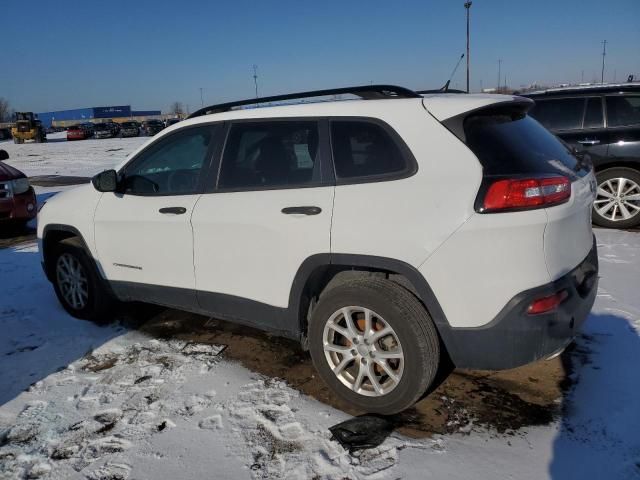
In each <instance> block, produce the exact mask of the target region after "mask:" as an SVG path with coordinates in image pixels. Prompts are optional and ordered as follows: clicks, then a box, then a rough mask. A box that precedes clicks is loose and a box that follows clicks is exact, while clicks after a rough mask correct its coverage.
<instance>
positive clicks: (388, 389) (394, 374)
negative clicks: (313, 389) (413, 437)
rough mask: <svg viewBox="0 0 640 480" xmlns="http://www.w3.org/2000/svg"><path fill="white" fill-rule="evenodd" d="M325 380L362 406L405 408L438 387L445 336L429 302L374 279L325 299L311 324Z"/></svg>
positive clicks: (378, 410)
mask: <svg viewBox="0 0 640 480" xmlns="http://www.w3.org/2000/svg"><path fill="white" fill-rule="evenodd" d="M309 347H310V351H311V357H312V359H313V363H314V365H315V367H316V369H317V370H318V373H319V375H320V377H322V379H323V380H324V381H325V383H326V384H327V385H328V386H329V387H330V388H331V389H332V390H333V391H334V392H335V393H336V394H337V395H338V396H340V397H341V398H342V399H343V400H345V401H347V402H348V403H350V404H352V405H353V406H355V407H356V408H358V409H359V410H362V411H365V412H370V413H379V414H385V415H389V414H393V413H398V412H400V411H402V410H405V409H406V408H409V407H410V406H412V405H413V404H414V403H415V402H416V401H418V399H419V398H420V397H421V396H422V395H423V394H424V393H425V392H426V390H427V388H428V387H429V386H430V385H431V384H432V382H433V381H434V379H435V376H436V373H437V371H438V365H439V362H440V347H439V341H438V334H437V332H436V329H435V326H434V325H433V322H432V320H431V318H430V317H429V314H428V313H427V311H426V310H425V308H424V307H423V306H422V304H421V303H420V302H419V301H418V300H417V299H416V298H415V297H414V296H413V295H412V294H411V293H410V292H409V291H408V290H406V289H404V288H403V287H401V286H400V285H398V284H397V283H394V282H392V281H389V280H383V279H377V278H368V279H363V280H356V281H353V282H350V283H348V284H346V285H342V286H339V287H335V288H332V289H331V290H329V291H328V292H326V293H325V294H323V296H321V297H320V301H319V303H318V306H317V308H316V309H315V311H314V312H313V315H312V319H311V324H310V327H309Z"/></svg>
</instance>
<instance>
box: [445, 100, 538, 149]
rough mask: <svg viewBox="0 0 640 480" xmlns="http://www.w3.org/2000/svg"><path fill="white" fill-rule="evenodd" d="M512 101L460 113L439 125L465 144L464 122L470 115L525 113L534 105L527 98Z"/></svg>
mask: <svg viewBox="0 0 640 480" xmlns="http://www.w3.org/2000/svg"><path fill="white" fill-rule="evenodd" d="M513 98H514V100H510V101H506V102H496V103H491V104H489V105H484V106H482V107H478V108H474V109H471V110H467V111H466V112H464V113H460V114H458V115H455V116H453V117H449V118H447V119H446V120H442V121H441V122H440V123H441V124H442V125H444V127H445V128H446V129H447V130H449V131H450V132H451V133H453V134H454V135H455V136H456V137H458V138H459V139H460V140H461V141H462V142H465V143H466V140H467V139H466V136H465V133H464V121H465V120H466V119H467V118H468V117H470V116H472V115H495V114H499V113H505V112H514V111H515V112H518V113H526V112H528V111H529V110H530V109H531V107H533V106H534V105H535V102H534V101H533V100H531V99H529V98H524V97H513Z"/></svg>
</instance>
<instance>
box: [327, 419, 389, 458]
mask: <svg viewBox="0 0 640 480" xmlns="http://www.w3.org/2000/svg"><path fill="white" fill-rule="evenodd" d="M394 428H395V423H394V422H393V421H391V420H390V419H389V418H387V417H383V416H380V415H360V416H359V417H354V418H352V419H350V420H346V421H344V422H342V423H338V424H337V425H334V426H333V427H329V431H330V432H331V433H332V435H333V436H332V437H331V439H332V440H336V441H337V442H338V443H339V444H340V445H342V447H343V448H344V449H345V450H349V453H350V454H352V453H353V452H356V451H358V450H366V449H368V448H375V447H377V446H378V445H380V444H381V443H382V442H384V441H385V439H386V438H387V437H388V436H389V435H390V434H391V432H393V429H394Z"/></svg>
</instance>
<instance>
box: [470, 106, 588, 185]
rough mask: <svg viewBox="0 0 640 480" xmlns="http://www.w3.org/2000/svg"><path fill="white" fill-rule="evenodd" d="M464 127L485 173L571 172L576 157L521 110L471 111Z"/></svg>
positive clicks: (573, 170) (573, 168)
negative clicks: (477, 112)
mask: <svg viewBox="0 0 640 480" xmlns="http://www.w3.org/2000/svg"><path fill="white" fill-rule="evenodd" d="M464 131H465V136H466V143H467V146H468V147H469V148H470V149H471V150H472V151H473V153H475V154H476V156H477V157H478V159H479V160H480V163H482V166H483V167H484V171H485V174H486V175H529V174H562V175H569V176H574V175H575V168H576V165H577V160H576V159H575V157H574V156H573V155H572V154H571V152H570V151H569V149H568V148H567V147H565V146H564V145H563V144H562V143H561V142H560V141H559V140H558V139H557V138H556V137H555V136H554V135H553V134H551V133H550V132H549V131H547V130H545V129H544V128H543V127H542V126H541V125H540V124H539V123H538V122H536V121H535V120H534V119H533V118H531V117H529V116H527V115H525V114H524V113H522V112H517V111H508V110H505V111H499V110H495V111H492V112H490V113H487V114H477V115H472V116H470V117H468V118H467V119H466V120H465V122H464Z"/></svg>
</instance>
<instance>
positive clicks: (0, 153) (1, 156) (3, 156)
mask: <svg viewBox="0 0 640 480" xmlns="http://www.w3.org/2000/svg"><path fill="white" fill-rule="evenodd" d="M3 160H9V154H8V153H7V151H6V150H0V162H1V161H3Z"/></svg>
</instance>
